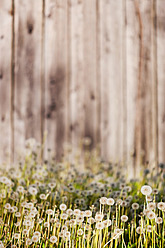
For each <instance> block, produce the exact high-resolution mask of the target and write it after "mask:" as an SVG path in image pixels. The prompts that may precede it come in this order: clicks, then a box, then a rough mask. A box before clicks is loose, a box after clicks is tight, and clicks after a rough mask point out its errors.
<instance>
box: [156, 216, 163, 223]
mask: <svg viewBox="0 0 165 248" xmlns="http://www.w3.org/2000/svg"><path fill="white" fill-rule="evenodd" d="M155 221H156V223H157V224H162V223H163V219H162V218H161V217H157V218H156V219H155Z"/></svg>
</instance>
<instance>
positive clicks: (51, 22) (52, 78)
mask: <svg viewBox="0 0 165 248" xmlns="http://www.w3.org/2000/svg"><path fill="white" fill-rule="evenodd" d="M45 10H46V22H45V54H46V55H45V85H46V88H45V97H46V103H45V115H46V116H45V118H46V122H45V129H46V130H47V131H48V136H47V145H46V146H47V147H48V148H49V147H52V150H53V153H56V156H57V159H59V158H60V157H61V155H62V153H63V144H64V142H65V141H66V140H67V135H68V134H67V126H68V124H67V123H68V120H67V103H68V99H67V95H68V93H67V90H68V85H67V83H68V65H67V1H66V0H65V1H59V0H48V1H47V2H46V6H45Z"/></svg>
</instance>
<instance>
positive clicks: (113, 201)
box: [107, 198, 115, 206]
mask: <svg viewBox="0 0 165 248" xmlns="http://www.w3.org/2000/svg"><path fill="white" fill-rule="evenodd" d="M114 203H115V200H114V199H113V198H108V199H107V205H109V206H112V205H114Z"/></svg>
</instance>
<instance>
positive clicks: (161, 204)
mask: <svg viewBox="0 0 165 248" xmlns="http://www.w3.org/2000/svg"><path fill="white" fill-rule="evenodd" d="M157 207H158V209H159V210H164V208H165V202H158V204H157Z"/></svg>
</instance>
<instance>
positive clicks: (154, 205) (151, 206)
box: [148, 202, 156, 210]
mask: <svg viewBox="0 0 165 248" xmlns="http://www.w3.org/2000/svg"><path fill="white" fill-rule="evenodd" d="M155 208H156V204H155V203H154V202H150V203H148V209H149V210H154V209H155Z"/></svg>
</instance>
